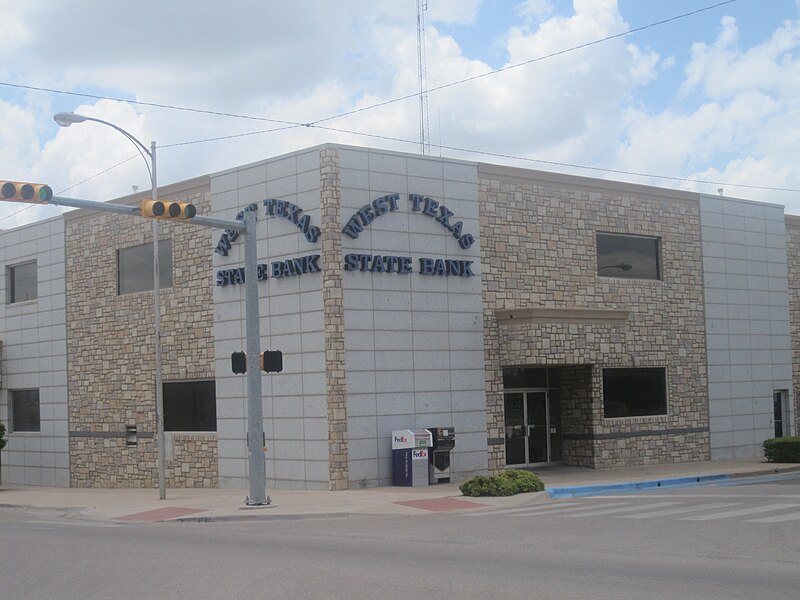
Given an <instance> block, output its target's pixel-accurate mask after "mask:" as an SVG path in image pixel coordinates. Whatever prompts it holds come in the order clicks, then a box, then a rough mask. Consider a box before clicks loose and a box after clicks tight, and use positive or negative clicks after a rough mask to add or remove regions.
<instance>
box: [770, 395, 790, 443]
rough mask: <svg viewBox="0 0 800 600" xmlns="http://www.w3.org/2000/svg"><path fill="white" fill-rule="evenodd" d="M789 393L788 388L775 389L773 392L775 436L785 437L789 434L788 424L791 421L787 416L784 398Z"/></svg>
mask: <svg viewBox="0 0 800 600" xmlns="http://www.w3.org/2000/svg"><path fill="white" fill-rule="evenodd" d="M788 395H789V391H788V390H784V391H781V390H775V391H774V392H772V408H773V411H774V413H773V423H774V424H775V437H776V438H778V437H783V436H785V435H788V431H787V427H786V426H787V425H788V423H789V421H788V419H787V418H786V413H785V410H786V408H787V407H786V406H785V405H786V403H785V402H784V399H785V398H786V397H787V396H788Z"/></svg>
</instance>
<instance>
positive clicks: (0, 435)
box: [0, 421, 6, 450]
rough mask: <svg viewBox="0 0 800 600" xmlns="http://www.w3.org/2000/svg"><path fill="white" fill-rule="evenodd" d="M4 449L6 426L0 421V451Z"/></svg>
mask: <svg viewBox="0 0 800 600" xmlns="http://www.w3.org/2000/svg"><path fill="white" fill-rule="evenodd" d="M5 447H6V426H5V425H3V422H2V421H0V450H2V449H3V448H5Z"/></svg>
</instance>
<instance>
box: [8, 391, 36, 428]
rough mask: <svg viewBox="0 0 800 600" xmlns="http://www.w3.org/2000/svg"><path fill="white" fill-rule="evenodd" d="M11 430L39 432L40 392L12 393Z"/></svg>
mask: <svg viewBox="0 0 800 600" xmlns="http://www.w3.org/2000/svg"><path fill="white" fill-rule="evenodd" d="M11 429H12V430H13V431H39V429H40V426H39V390H13V391H12V392H11Z"/></svg>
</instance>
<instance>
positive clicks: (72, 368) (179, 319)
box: [65, 179, 217, 487]
mask: <svg viewBox="0 0 800 600" xmlns="http://www.w3.org/2000/svg"><path fill="white" fill-rule="evenodd" d="M160 191H161V194H162V197H170V198H174V199H182V200H189V201H191V202H193V203H195V204H196V205H197V206H198V212H199V213H201V214H202V213H206V214H207V213H208V208H209V206H208V205H209V201H208V183H207V180H205V179H200V180H193V181H192V182H187V183H186V184H185V185H184V186H183V187H182V188H181V189H169V188H167V189H165V190H160ZM164 194H169V195H168V196H165V195H164ZM139 199H140V198H139V197H138V196H137V197H135V198H132V200H136V201H138V200H139ZM65 220H66V256H68V257H69V261H68V263H67V297H68V298H69V299H70V301H69V302H68V304H67V356H68V365H67V370H68V384H69V410H68V415H69V416H68V418H69V431H70V473H71V482H70V485H71V486H73V487H152V486H155V485H157V477H158V475H157V446H156V435H155V432H156V411H155V389H154V381H155V358H154V331H153V330H154V323H153V292H152V291H146V292H139V293H133V294H124V295H119V294H118V293H117V289H118V287H117V278H118V273H117V251H118V250H119V249H121V248H127V247H131V246H136V245H139V244H144V243H151V242H152V222H151V221H149V220H145V219H141V218H138V217H128V216H120V215H116V214H111V213H95V212H91V213H89V212H87V211H80V212H77V213H72V214H69V215H68V216H67V217H66V219H65ZM159 238H160V239H167V238H169V239H171V240H172V255H173V271H172V277H173V284H172V286H171V287H166V288H162V290H161V314H162V317H161V329H162V364H163V371H162V372H163V379H164V381H165V382H169V381H184V380H192V379H194V380H198V379H213V378H214V341H213V336H212V329H211V328H212V321H213V303H212V297H211V292H212V289H213V288H212V285H213V282H212V269H211V254H212V249H213V248H212V241H211V232H210V230H209V229H206V228H201V227H196V226H191V225H183V224H174V223H167V222H160V223H159ZM126 426H136V428H137V443H136V445H135V446H128V445H127V444H126V439H125V428H126ZM215 439H216V434H213V433H207V432H203V433H202V434H197V435H195V434H187V435H185V436H177V437H176V438H175V443H174V452H173V458H172V459H171V460H168V461H167V464H166V469H165V471H166V475H167V481H166V483H167V485H168V486H171V487H177V486H188V487H196V486H215V485H216V484H217V466H216V462H217V460H216V442H215V441H214V440H215Z"/></svg>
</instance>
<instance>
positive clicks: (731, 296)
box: [700, 196, 792, 459]
mask: <svg viewBox="0 0 800 600" xmlns="http://www.w3.org/2000/svg"><path fill="white" fill-rule="evenodd" d="M700 210H701V223H702V240H703V271H704V291H705V310H706V340H707V347H708V387H709V401H708V402H709V418H710V432H711V457H712V459H726V458H750V457H758V456H762V455H763V448H762V443H763V441H764V440H765V439H767V438H771V437H774V434H775V430H774V421H773V396H772V394H773V392H774V391H778V390H780V391H784V392H786V393H787V395H786V398H785V401H786V403H787V404H789V405H791V402H792V400H791V396H790V394H791V393H792V351H791V335H790V323H789V293H788V271H787V261H786V234H785V231H786V230H785V224H784V216H783V207H782V206H776V205H771V204H764V203H756V202H749V201H743V200H734V199H729V198H723V197H716V196H701V197H700Z"/></svg>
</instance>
